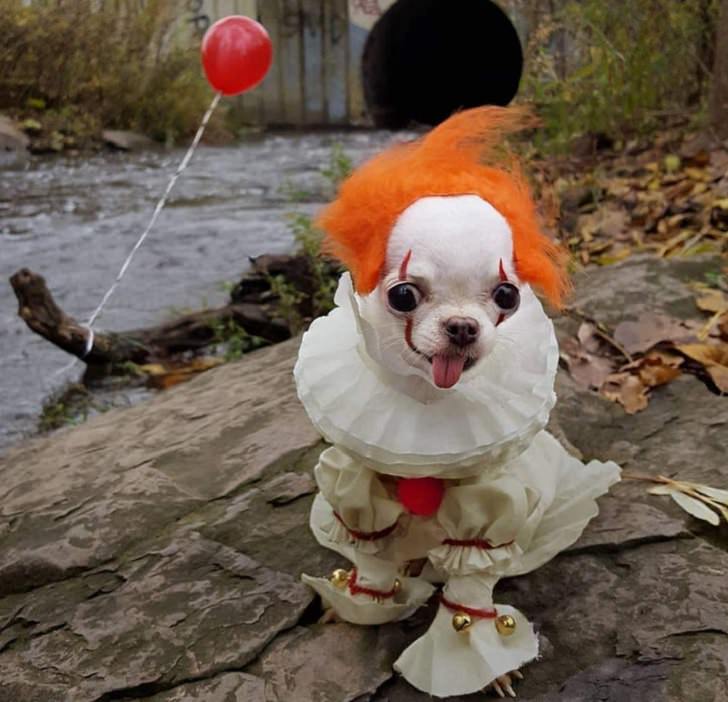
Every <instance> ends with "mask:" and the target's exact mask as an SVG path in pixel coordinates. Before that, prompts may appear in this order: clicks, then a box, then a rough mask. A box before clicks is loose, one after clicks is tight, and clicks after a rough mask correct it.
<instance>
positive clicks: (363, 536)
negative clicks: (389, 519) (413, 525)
mask: <svg viewBox="0 0 728 702" xmlns="http://www.w3.org/2000/svg"><path fill="white" fill-rule="evenodd" d="M334 517H336V519H337V520H338V522H339V524H341V526H343V527H344V529H346V530H347V531H348V532H349V533H350V534H351V535H352V536H353V537H354V538H355V539H359V540H360V541H377V540H378V539H383V538H384V537H385V536H389V535H390V534H391V533H392V532H393V531H394V530H395V529H396V528H397V522H396V521H395V522H394V524H390V525H389V526H388V527H387V528H386V529H380V530H379V531H357V530H356V529H351V528H350V527H348V526H347V525H346V523H345V522H344V520H343V519H342V518H341V517H340V516H339V514H338V513H337V512H334Z"/></svg>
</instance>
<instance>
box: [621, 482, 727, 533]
mask: <svg viewBox="0 0 728 702" xmlns="http://www.w3.org/2000/svg"><path fill="white" fill-rule="evenodd" d="M622 477H623V479H625V480H645V481H647V482H651V483H656V485H654V486H653V487H651V488H648V490H647V492H648V493H649V494H650V495H668V496H669V497H671V498H672V499H673V501H674V502H675V503H676V504H677V505H679V506H680V507H681V508H682V509H684V510H685V511H686V512H688V514H691V515H692V516H693V517H696V518H698V519H702V520H703V521H706V522H709V523H710V524H712V525H713V526H718V524H720V517H721V516H722V517H723V519H724V520H725V521H726V522H728V490H721V489H719V488H714V487H710V486H709V485H703V484H702V483H692V482H688V481H686V480H673V479H672V478H666V477H665V476H664V475H656V476H651V475H631V474H629V473H623V474H622ZM716 512H717V514H716Z"/></svg>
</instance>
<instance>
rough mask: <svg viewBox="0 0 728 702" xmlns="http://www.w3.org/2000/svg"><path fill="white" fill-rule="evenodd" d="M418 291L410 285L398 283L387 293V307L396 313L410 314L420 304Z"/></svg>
mask: <svg viewBox="0 0 728 702" xmlns="http://www.w3.org/2000/svg"><path fill="white" fill-rule="evenodd" d="M421 297H422V295H421V293H420V291H419V290H418V289H417V288H416V287H415V286H414V285H412V283H400V284H399V285H395V286H394V287H393V288H390V289H389V291H388V292H387V299H388V300H389V306H390V307H391V308H392V309H393V310H396V311H397V312H412V310H413V309H415V307H417V305H419V303H420V298H421Z"/></svg>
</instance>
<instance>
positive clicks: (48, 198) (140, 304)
mask: <svg viewBox="0 0 728 702" xmlns="http://www.w3.org/2000/svg"><path fill="white" fill-rule="evenodd" d="M402 138H403V137H401V136H397V137H393V136H392V134H391V133H388V132H377V131H369V132H363V131H349V132H318V133H310V134H301V133H297V134H269V135H266V136H262V137H258V138H253V139H250V140H248V141H246V142H245V143H242V144H239V145H236V146H228V147H207V146H202V147H200V148H199V150H198V151H197V153H196V154H195V156H194V158H193V160H192V163H191V164H190V166H189V167H188V169H187V170H186V171H185V173H184V174H183V175H182V177H181V178H180V180H179V181H178V183H177V186H176V188H175V190H174V191H173V193H172V195H171V198H170V201H169V203H168V205H167V208H166V209H165V210H164V211H163V212H162V214H161V216H160V218H159V221H158V222H157V225H156V227H155V229H154V230H153V231H152V233H151V234H150V236H149V239H148V240H147V241H146V243H145V245H144V246H143V247H142V248H141V249H140V251H139V252H138V254H137V256H136V258H135V259H134V262H133V263H132V266H131V268H130V269H129V271H128V272H127V275H126V277H125V278H124V280H123V282H122V284H121V286H120V288H119V289H118V290H117V292H116V294H115V295H114V297H112V298H111V300H110V302H109V304H108V305H107V307H106V309H105V311H104V313H103V314H102V316H101V318H100V319H99V321H98V322H97V323H96V325H95V326H96V328H97V329H108V330H115V331H123V330H125V329H134V328H139V327H143V326H146V325H151V324H155V323H158V322H160V321H164V320H165V319H168V318H170V317H171V316H172V315H173V314H174V312H175V311H179V310H181V309H199V308H201V307H203V306H205V305H211V306H214V305H218V304H221V303H223V302H224V301H225V299H226V297H227V294H226V292H225V289H224V288H225V285H224V284H225V282H235V281H237V280H238V279H239V278H240V275H241V274H242V273H243V272H244V271H245V270H246V268H247V267H248V257H250V256H257V255H260V254H262V253H285V252H288V251H290V250H291V248H292V236H291V233H290V231H289V229H288V226H287V219H286V214H287V213H290V212H313V211H315V210H316V209H317V208H318V207H319V206H320V203H321V202H323V201H325V200H326V199H327V198H328V197H329V196H330V186H329V184H328V183H327V181H326V179H325V178H323V177H322V175H321V169H322V168H326V167H327V166H328V164H329V161H330V159H331V156H332V152H333V150H334V149H335V148H336V147H337V146H338V145H340V146H341V148H342V149H343V152H344V153H345V154H346V155H347V156H348V157H350V158H351V159H352V160H353V161H354V162H355V163H358V162H360V161H361V160H362V159H364V158H365V157H366V156H368V155H370V154H371V153H373V152H374V151H376V150H377V149H378V148H379V147H381V146H382V145H384V144H386V143H388V142H390V141H392V140H393V139H398V140H401V139H402ZM182 154H183V151H182V150H174V151H150V152H145V153H135V154H127V153H109V152H104V153H100V154H98V155H95V156H92V157H83V158H82V157H76V158H70V157H36V158H32V159H31V160H30V161H29V162H28V163H26V164H25V166H24V167H22V168H18V169H14V170H4V171H0V279H2V283H0V358H2V373H0V454H1V453H3V452H4V451H5V450H6V449H7V448H8V447H9V446H10V445H11V444H13V443H15V442H17V441H19V440H20V439H22V438H23V437H24V436H27V435H29V434H32V433H33V432H34V431H35V428H36V425H37V421H38V416H39V413H40V411H41V408H42V405H43V401H44V399H45V398H47V397H48V396H49V395H50V394H51V393H52V392H53V390H55V389H57V388H58V387H60V386H61V385H63V384H64V383H65V382H67V381H69V380H73V379H76V378H78V377H80V375H81V372H82V370H83V364H81V363H79V364H76V366H75V367H74V369H73V370H72V371H71V372H69V373H68V374H66V376H61V377H55V378H52V377H51V376H52V375H53V374H54V372H55V371H57V370H58V369H60V368H62V367H63V366H64V365H65V364H67V363H68V361H69V359H70V357H69V356H68V355H67V354H65V353H64V352H62V351H60V350H59V349H57V348H56V347H54V346H52V345H51V344H50V343H48V342H47V341H45V340H43V339H41V338H40V337H38V336H36V335H35V334H33V333H32V332H31V331H30V330H29V329H28V328H27V327H26V325H25V323H24V322H23V321H22V320H21V319H20V318H19V317H18V315H17V302H16V299H15V296H14V294H13V291H12V288H11V287H10V285H9V283H8V282H7V281H8V278H9V276H10V275H12V273H14V272H15V271H16V270H18V269H19V268H22V267H27V268H30V269H31V270H33V271H36V272H38V273H41V274H42V275H43V276H45V278H46V281H47V283H48V286H49V288H50V290H51V292H52V293H53V295H54V297H55V299H56V301H57V302H58V304H59V305H60V306H61V308H62V309H63V310H64V311H66V312H67V313H68V314H70V315H72V316H74V317H76V318H78V319H81V320H85V319H86V318H87V317H88V315H89V314H90V313H91V311H92V310H93V309H94V308H95V306H96V305H97V304H98V302H99V300H100V299H101V297H102V295H103V294H104V292H105V291H106V289H107V288H108V287H109V286H110V285H111V283H112V281H113V279H114V277H115V276H116V274H117V272H118V269H119V266H120V265H121V263H122V261H123V260H124V258H125V257H126V254H127V253H128V251H129V249H130V248H131V247H132V246H133V244H134V242H135V241H136V239H137V238H138V236H139V234H140V233H141V231H142V229H143V228H144V226H145V225H146V223H147V221H148V220H149V217H150V215H151V212H152V209H153V207H154V205H155V203H156V200H157V199H158V197H159V196H160V194H161V193H162V192H163V190H164V188H165V186H166V184H167V180H168V179H169V177H170V176H171V174H172V173H173V171H174V169H175V168H176V166H177V164H178V163H179V160H180V159H181V157H182ZM142 394H144V393H140V391H138V390H130V391H129V392H126V393H121V394H120V396H119V397H117V398H116V404H124V403H131V402H133V401H136V400H138V399H139V397H140V395H142Z"/></svg>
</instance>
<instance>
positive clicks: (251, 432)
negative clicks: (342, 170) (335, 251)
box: [0, 259, 728, 702]
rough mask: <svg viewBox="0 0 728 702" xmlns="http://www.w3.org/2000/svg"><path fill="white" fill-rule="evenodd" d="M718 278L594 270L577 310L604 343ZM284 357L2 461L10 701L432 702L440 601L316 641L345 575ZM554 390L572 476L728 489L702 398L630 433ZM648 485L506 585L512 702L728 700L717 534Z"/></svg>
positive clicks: (241, 366)
mask: <svg viewBox="0 0 728 702" xmlns="http://www.w3.org/2000/svg"><path fill="white" fill-rule="evenodd" d="M715 265H716V264H715V262H714V261H702V262H701V261H678V262H672V261H668V262H665V261H656V260H652V259H648V260H642V259H639V260H633V261H632V260H631V261H627V262H626V263H624V264H622V265H620V266H615V267H610V268H605V269H600V270H598V271H588V272H587V273H586V274H584V275H583V276H581V277H580V278H578V279H577V295H576V296H575V299H576V300H579V301H580V304H583V306H584V311H585V313H587V314H589V315H592V316H594V317H596V318H598V319H600V318H602V316H603V317H604V318H605V319H606V321H608V322H609V323H612V324H613V323H614V322H616V321H619V320H620V319H623V318H635V319H636V318H637V317H638V316H639V314H641V313H642V312H644V311H645V310H655V311H662V312H663V313H666V314H684V315H685V316H689V315H690V314H694V312H695V311H694V309H693V308H694V304H693V302H692V292H691V291H689V289H688V288H687V287H686V282H687V281H688V280H689V279H690V277H691V276H696V277H699V278H702V275H703V273H704V272H705V271H706V270H713V269H714V268H715ZM624 286H632V287H633V289H635V290H637V291H638V293H639V294H637V295H632V293H629V292H626V291H625V290H624V289H623V287H624ZM620 306H623V307H624V308H623V309H620ZM558 328H559V333H560V334H561V335H562V336H563V335H564V334H569V333H572V328H573V323H572V320H568V319H563V320H560V321H559V322H558ZM296 343H297V342H296V341H295V340H294V341H291V342H286V343H284V344H280V345H278V346H275V347H272V348H269V349H265V350H263V351H260V352H256V353H253V354H250V355H249V356H248V357H246V358H245V359H243V360H242V361H240V362H239V363H235V364H230V365H227V366H224V367H222V368H219V369H216V370H213V371H210V372H208V373H206V374H204V375H203V376H200V377H199V378H197V379H196V380H194V381H192V382H190V383H188V384H186V385H182V386H179V387H177V388H174V389H172V390H170V391H167V392H165V393H164V394H161V395H159V396H158V397H157V398H155V399H154V400H153V401H151V402H149V403H147V404H146V405H141V406H137V407H135V408H132V409H128V410H123V411H114V412H109V413H107V414H104V415H101V416H99V417H96V418H94V419H93V420H91V421H90V422H88V423H87V424H85V425H82V426H81V427H78V428H75V429H72V430H70V431H63V432H60V433H58V434H56V435H53V436H51V437H49V438H46V439H39V440H35V441H32V442H29V443H27V444H25V445H23V446H21V447H19V448H18V449H16V450H14V451H12V452H11V454H10V455H8V456H7V457H6V458H5V459H4V460H2V461H0V484H1V485H2V491H1V495H2V501H0V541H1V545H2V548H0V702H5V701H7V702H11V701H12V702H18V701H22V702H35V701H36V700H37V701H38V702H40V701H41V700H42V701H44V702H46V701H49V702H55V701H56V700H58V701H60V700H64V701H65V700H74V702H76V701H78V702H84V701H88V702H91V701H96V702H110V701H111V700H114V699H121V700H133V699H151V700H155V702H176V701H177V700H179V701H181V700H188V699H189V700H195V699H199V700H205V701H208V700H209V701H211V702H216V701H218V700H219V701H220V702H222V701H223V700H224V701H225V702H228V701H237V700H246V701H248V700H249V701H250V702H258V701H259V700H260V701H261V702H262V700H265V702H278V701H279V700H281V701H283V700H286V701H288V700H294V699H295V700H303V701H305V700H322V702H325V701H329V700H330V701H332V702H339V701H340V700H352V701H353V700H360V701H362V702H363V701H364V700H371V701H375V700H376V701H379V702H384V701H385V700H387V702H414V701H422V702H424V701H425V700H428V699H430V698H429V697H428V696H426V695H423V694H421V693H419V692H417V691H416V690H414V689H413V688H411V687H410V686H409V685H407V684H406V683H405V682H404V681H403V680H402V679H401V678H399V677H397V676H395V675H394V674H393V672H392V669H391V665H392V662H393V661H394V660H395V658H396V657H397V655H398V654H399V653H400V652H401V650H402V649H403V648H404V647H405V646H406V645H407V644H408V643H409V642H410V641H412V640H414V639H415V638H416V637H417V636H418V635H420V634H421V632H422V631H424V629H425V628H426V627H427V626H428V623H429V619H430V618H431V617H432V615H433V612H434V609H435V604H434V603H431V604H430V605H429V606H427V607H424V608H423V609H422V610H420V611H419V612H417V613H416V614H415V615H414V616H413V617H412V618H411V619H410V620H408V621H407V622H404V623H401V624H392V625H387V626H385V627H354V626H349V625H347V624H337V625H321V624H317V623H316V622H317V620H318V618H319V616H320V613H321V612H320V605H319V603H318V602H317V601H316V600H314V599H313V596H312V594H311V592H310V591H309V590H307V589H306V588H305V587H303V585H301V583H300V581H299V576H300V574H301V572H308V573H310V574H313V575H320V574H323V573H326V572H329V571H330V570H331V569H332V568H334V567H337V566H339V565H342V563H341V559H340V558H339V557H338V556H336V555H335V554H333V553H332V552H331V551H328V550H325V549H322V548H320V547H319V546H318V544H317V543H316V541H315V539H314V538H313V536H312V535H311V533H310V530H309V529H308V513H309V510H310V506H311V502H312V499H313V490H314V484H313V482H312V479H311V470H312V468H313V466H314V465H315V462H316V459H317V456H318V454H319V453H320V451H321V449H322V447H323V443H322V442H321V441H320V439H319V437H318V435H317V434H316V432H315V431H314V430H313V428H312V427H311V426H310V424H309V423H308V420H307V419H306V417H305V414H304V412H303V410H302V409H301V407H300V405H299V403H298V401H297V399H296V395H295V390H294V387H293V383H292V379H291V370H292V366H293V361H294V358H295V353H296ZM558 391H559V395H560V402H559V404H558V405H557V409H556V412H555V416H554V424H553V426H554V427H558V428H559V431H560V432H562V433H563V435H564V437H566V438H568V440H570V441H571V442H572V443H573V446H574V447H575V449H574V450H575V451H578V452H579V453H580V454H582V455H583V456H584V457H585V458H586V459H590V458H593V457H597V458H601V459H614V460H616V461H618V462H620V463H621V464H622V465H623V466H624V467H625V469H626V470H628V471H630V472H632V473H664V474H667V475H678V476H680V477H684V478H687V479H693V480H699V481H703V482H707V483H710V484H713V485H715V486H717V487H718V486H723V487H725V485H726V475H727V474H728V466H726V462H725V449H724V444H725V433H726V425H727V424H728V405H727V404H726V401H725V398H721V397H718V396H716V395H713V394H711V393H710V392H709V391H708V389H707V388H706V386H705V385H704V384H703V383H701V382H700V381H699V380H698V379H696V378H694V377H689V376H683V377H681V378H679V379H678V380H676V381H674V382H672V383H670V384H669V385H666V386H664V387H662V388H658V389H656V390H655V391H654V392H653V396H652V398H651V401H650V404H649V406H648V408H647V409H646V410H645V411H643V412H641V413H639V414H636V415H633V416H628V415H626V414H625V413H624V412H623V410H622V409H621V407H619V406H618V405H616V404H614V403H611V402H609V401H607V400H605V399H604V398H602V397H599V396H598V395H596V394H595V393H591V392H588V391H584V390H583V389H581V388H579V387H578V386H577V385H576V384H575V383H574V382H573V381H572V380H571V379H570V378H569V377H568V376H567V375H566V374H565V373H560V374H559V378H558ZM646 487H647V484H646V483H644V482H639V481H628V480H625V481H623V482H622V483H621V484H619V485H618V486H616V487H615V488H614V489H613V490H612V492H611V493H610V495H609V496H606V497H605V498H603V499H602V500H601V506H602V511H601V514H600V515H599V517H597V518H596V519H595V520H594V521H593V522H592V524H591V525H590V526H589V528H588V529H587V531H586V532H585V533H584V535H583V536H582V538H581V539H580V541H579V542H577V543H576V544H575V545H574V546H573V547H572V548H570V549H568V550H567V552H565V553H563V554H561V555H560V556H559V557H557V558H556V559H554V560H553V561H552V562H550V563H548V564H546V565H545V566H544V567H542V568H540V569H539V570H537V571H535V572H533V573H530V574H528V575H526V576H523V577H520V578H514V579H511V580H507V581H504V582H502V583H500V585H499V588H498V593H497V601H500V602H509V603H512V604H513V605H514V606H517V607H518V608H520V609H521V610H523V611H524V613H525V614H526V615H527V616H528V617H529V618H530V619H531V620H532V621H533V622H534V623H535V625H536V626H537V628H538V629H539V636H540V639H541V642H542V653H543V657H542V658H541V659H540V660H539V661H537V662H535V663H533V664H532V665H529V666H528V667H527V669H526V670H525V674H526V679H525V680H524V681H521V682H519V683H518V692H519V697H520V698H521V699H524V700H540V701H541V702H557V700H558V702H564V701H566V702H571V701H573V702H577V701H579V702H582V701H587V700H608V701H610V702H612V701H613V702H622V701H627V702H630V701H631V700H635V701H637V700H648V701H650V702H651V701H652V700H655V701H658V700H659V701H660V702H663V701H664V702H678V701H682V700H686V699H710V700H728V687H727V685H728V683H727V682H726V681H728V590H726V587H725V583H726V578H727V577H728V553H726V551H727V550H728V548H727V547H728V541H726V535H725V529H724V528H721V529H715V528H713V527H710V526H709V525H706V524H703V523H702V522H698V521H696V520H694V519H693V518H691V517H689V516H688V515H687V514H686V513H684V512H683V511H681V510H680V509H679V508H678V507H677V506H676V505H674V504H673V503H672V501H671V500H670V499H669V498H666V497H657V496H650V495H648V494H647V493H646Z"/></svg>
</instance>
